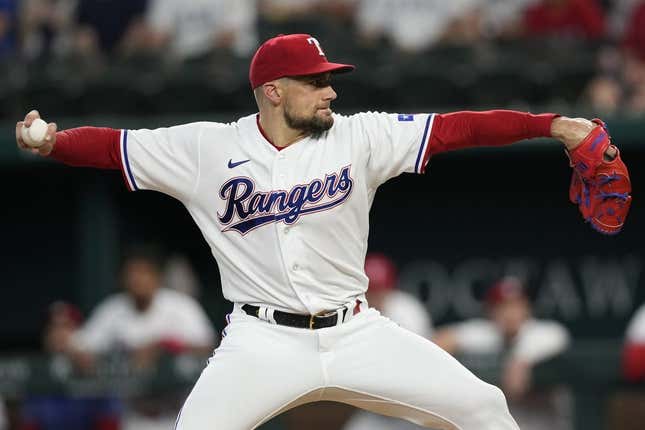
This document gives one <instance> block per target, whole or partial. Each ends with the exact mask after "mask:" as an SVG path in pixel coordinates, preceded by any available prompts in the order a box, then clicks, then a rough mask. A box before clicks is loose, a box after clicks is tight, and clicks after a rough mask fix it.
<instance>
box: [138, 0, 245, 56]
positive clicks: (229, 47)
mask: <svg viewBox="0 0 645 430" xmlns="http://www.w3.org/2000/svg"><path fill="white" fill-rule="evenodd" d="M149 1H150V4H149V8H148V11H147V13H146V16H145V27H146V31H145V37H144V39H143V40H142V41H140V42H141V43H140V44H139V46H138V47H137V49H138V50H139V51H151V52H154V53H157V54H159V55H161V56H162V57H163V58H170V59H174V60H180V61H181V60H189V59H199V58H203V57H205V56H207V55H209V54H211V53H212V52H213V51H217V50H219V51H225V52H232V53H234V54H235V55H238V56H248V55H249V54H250V53H251V51H252V50H253V49H254V48H255V46H256V44H257V29H256V22H257V7H256V0H236V1H234V2H231V1H226V0H184V1H176V0H149Z"/></svg>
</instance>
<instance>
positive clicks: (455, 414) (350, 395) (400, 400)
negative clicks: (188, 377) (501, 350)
mask: <svg viewBox="0 0 645 430" xmlns="http://www.w3.org/2000/svg"><path fill="white" fill-rule="evenodd" d="M361 306H362V310H361V312H359V313H357V314H356V315H354V316H353V317H351V319H349V321H347V322H345V323H343V324H339V325H337V326H334V327H329V328H323V329H318V330H307V329H300V328H292V327H286V326H282V325H275V324H270V323H268V322H266V321H263V320H260V319H257V318H255V317H253V316H249V315H246V314H245V313H244V311H242V310H241V309H240V306H239V305H237V304H236V305H235V309H234V311H233V313H232V314H231V316H230V323H229V324H228V325H227V327H226V334H227V335H226V337H225V338H224V339H223V340H222V343H221V345H220V346H219V347H218V348H217V349H216V350H215V353H214V355H213V357H212V358H211V360H210V361H209V364H208V366H207V367H206V368H205V369H204V371H203V372H202V374H201V376H200V377H199V379H198V380H197V383H196V384H195V386H194V387H193V390H192V392H191V393H190V395H189V396H188V398H187V400H186V403H185V404H184V407H183V408H182V411H181V412H180V414H179V417H178V418H177V424H176V429H177V430H251V429H255V428H256V427H258V426H259V425H260V424H262V423H264V422H266V421H268V420H269V419H271V418H272V417H274V416H276V415H278V414H280V413H282V412H284V411H286V410H289V409H291V408H293V407H295V406H298V405H301V404H304V403H309V402H315V401H320V400H329V401H337V402H342V403H347V404H350V405H353V406H356V407H359V408H363V409H367V410H370V411H373V412H376V413H379V414H383V415H390V416H395V417H400V418H402V419H406V420H408V421H412V422H414V423H417V424H420V425H423V426H426V427H431V428H433V429H438V430H518V427H517V424H516V423H515V421H514V420H513V418H512V417H511V415H510V413H509V411H508V407H507V405H506V400H505V398H504V395H503V394H502V392H501V391H500V390H499V389H498V388H496V387H495V386H493V385H490V384H487V383H485V382H483V381H482V380H480V379H478V378H477V377H476V376H475V375H473V374H472V373H471V372H470V371H468V370H467V369H466V368H465V367H464V366H462V365H461V364H460V363H459V362H458V361H457V360H455V359H454V358H453V357H452V356H451V355H450V354H448V353H446V352H445V351H443V350H442V349H441V348H439V347H438V346H436V345H435V344H434V343H432V342H430V341H428V340H427V339H424V338H422V337H420V336H417V335H415V334H413V333H412V332H409V331H407V330H405V329H403V328H401V327H399V326H398V325H396V324H395V323H393V322H392V321H391V320H389V319H387V318H385V317H383V316H381V315H380V313H379V312H378V311H376V310H374V309H367V305H366V304H361Z"/></svg>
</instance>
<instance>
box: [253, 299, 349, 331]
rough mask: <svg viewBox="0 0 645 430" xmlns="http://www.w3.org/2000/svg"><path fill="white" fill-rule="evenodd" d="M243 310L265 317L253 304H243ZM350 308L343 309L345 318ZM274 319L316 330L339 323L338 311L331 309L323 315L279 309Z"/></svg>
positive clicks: (274, 312)
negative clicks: (293, 312) (294, 312)
mask: <svg viewBox="0 0 645 430" xmlns="http://www.w3.org/2000/svg"><path fill="white" fill-rule="evenodd" d="M242 310H243V311H244V312H246V314H247V315H251V316H254V317H256V318H260V319H264V318H261V317H260V307H259V306H253V305H249V304H245V305H242ZM348 311H349V309H348V308H347V307H345V308H343V310H342V311H341V314H342V318H343V320H344V319H345V315H347V312H348ZM353 312H354V313H357V312H360V301H358V300H357V301H356V306H354V310H353ZM273 319H274V320H275V322H276V324H280V325H286V326H289V327H297V328H308V329H311V330H316V329H319V328H325V327H333V326H335V325H336V323H338V312H336V311H331V312H328V313H326V314H323V315H303V314H291V313H289V312H282V311H278V310H274V311H273Z"/></svg>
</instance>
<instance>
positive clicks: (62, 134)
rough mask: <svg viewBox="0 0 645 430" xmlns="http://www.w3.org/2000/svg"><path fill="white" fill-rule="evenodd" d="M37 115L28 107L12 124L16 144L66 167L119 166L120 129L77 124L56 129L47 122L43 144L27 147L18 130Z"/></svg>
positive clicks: (28, 124) (116, 167) (31, 121)
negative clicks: (13, 125)
mask: <svg viewBox="0 0 645 430" xmlns="http://www.w3.org/2000/svg"><path fill="white" fill-rule="evenodd" d="M37 118H40V114H39V113H38V111H35V110H32V111H31V112H29V113H28V114H27V116H26V117H25V120H24V121H20V122H18V123H17V124H16V143H17V144H18V147H20V148H22V149H26V150H31V151H32V152H33V153H35V154H39V155H41V156H44V157H51V158H53V159H55V160H58V161H60V162H62V163H65V164H68V165H70V166H82V167H95V168H100V169H119V168H120V166H121V152H120V146H119V141H120V135H121V131H120V130H115V129H112V128H99V127H80V128H72V129H69V130H64V131H57V126H56V124H55V123H50V124H48V129H47V134H46V136H45V143H44V144H43V145H41V146H40V147H38V148H32V147H29V146H28V145H27V144H26V143H25V142H24V141H23V140H22V134H21V129H22V127H23V126H26V127H29V126H31V124H32V123H33V121H34V120H35V119H37Z"/></svg>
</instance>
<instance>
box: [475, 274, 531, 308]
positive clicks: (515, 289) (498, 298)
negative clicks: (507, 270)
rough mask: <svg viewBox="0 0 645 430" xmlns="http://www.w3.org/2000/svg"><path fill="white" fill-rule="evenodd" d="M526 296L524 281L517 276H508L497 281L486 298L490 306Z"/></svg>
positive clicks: (488, 291)
mask: <svg viewBox="0 0 645 430" xmlns="http://www.w3.org/2000/svg"><path fill="white" fill-rule="evenodd" d="M520 298H526V292H525V291H524V285H522V281H521V280H520V279H519V278H516V277H515V276H506V277H504V278H502V279H500V280H499V281H497V282H495V283H494V284H493V285H492V286H491V287H490V288H489V289H488V290H487V291H486V296H485V298H484V300H485V301H486V303H487V304H488V305H489V306H495V305H499V304H501V303H505V302H507V301H509V300H515V299H520Z"/></svg>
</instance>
